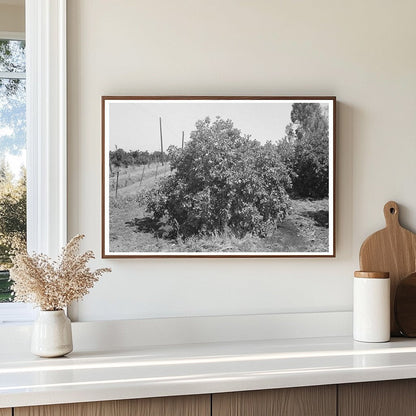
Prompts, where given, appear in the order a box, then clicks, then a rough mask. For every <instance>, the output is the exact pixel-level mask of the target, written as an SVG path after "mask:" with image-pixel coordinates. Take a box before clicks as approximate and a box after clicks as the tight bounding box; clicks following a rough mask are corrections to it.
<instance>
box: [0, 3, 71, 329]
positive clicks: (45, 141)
mask: <svg viewBox="0 0 416 416" xmlns="http://www.w3.org/2000/svg"><path fill="white" fill-rule="evenodd" d="M24 3H25V21H26V47H25V48H24V49H25V51H26V65H27V66H26V68H27V70H26V72H27V84H26V80H25V76H24V74H25V71H24V70H22V66H20V67H19V68H20V71H19V70H17V68H13V69H14V71H10V70H9V71H3V70H0V72H7V74H6V75H7V76H5V77H4V79H6V81H2V83H7V82H9V81H7V80H10V79H19V80H20V81H19V82H16V81H13V82H14V83H18V84H19V85H21V86H23V85H25V86H26V88H25V91H26V124H27V134H26V142H27V146H26V149H27V150H26V153H27V154H26V161H27V164H26V167H27V205H26V207H27V216H26V217H27V247H28V250H29V251H37V252H43V253H45V254H48V255H50V256H52V257H55V256H56V255H57V253H58V252H59V250H60V248H61V247H62V246H63V245H64V244H65V243H66V0H54V1H49V0H25V2H24ZM6 35H7V36H6ZM9 35H10V34H4V33H1V32H0V39H3V40H10V39H11V40H20V41H21V40H23V36H20V37H19V36H16V37H14V36H9ZM20 35H22V34H20ZM16 45H17V44H16ZM23 52H24V51H23ZM10 72H11V73H12V74H11V75H10ZM20 120H21V119H20ZM0 127H1V125H0ZM7 131H8V132H10V130H7ZM15 150H16V149H15ZM16 151H17V150H16ZM16 157H17V156H16ZM15 165H16V164H14V166H15ZM17 165H19V163H17ZM17 170H19V169H18V168H17ZM3 285H5V284H4V281H3ZM33 316H34V311H33V308H32V306H31V305H26V304H21V303H13V302H4V303H0V324H1V323H11V322H12V323H13V322H17V321H29V320H31V319H33Z"/></svg>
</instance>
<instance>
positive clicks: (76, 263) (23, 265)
mask: <svg viewBox="0 0 416 416" xmlns="http://www.w3.org/2000/svg"><path fill="white" fill-rule="evenodd" d="M83 238H84V235H80V234H78V235H76V236H75V237H74V238H72V240H71V241H70V242H69V243H68V244H67V245H66V247H64V248H63V250H62V254H61V255H60V256H59V257H58V261H53V260H52V259H51V258H49V257H48V256H46V255H45V254H36V253H34V254H32V255H29V254H28V253H27V251H26V250H22V251H20V252H18V253H17V254H16V255H15V256H14V258H13V259H12V261H13V267H12V269H11V270H10V279H11V280H13V282H14V283H13V286H12V289H13V291H14V293H15V298H14V300H15V302H29V303H34V304H36V305H37V306H39V308H40V309H42V310H45V311H56V310H59V309H62V308H64V307H66V306H68V305H69V304H70V303H71V302H72V301H74V300H78V299H81V298H82V297H83V296H85V295H86V294H87V293H88V292H89V290H90V289H91V288H92V287H93V286H94V283H95V282H96V281H97V280H98V279H99V277H100V276H101V275H102V274H103V273H105V272H111V269H109V268H102V269H97V270H95V271H92V270H90V269H89V267H88V266H87V263H88V261H89V260H91V259H93V258H94V253H93V252H92V251H87V252H85V253H83V254H78V252H79V245H80V241H81V240H82V239H83Z"/></svg>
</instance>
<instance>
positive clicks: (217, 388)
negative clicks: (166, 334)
mask: <svg viewBox="0 0 416 416" xmlns="http://www.w3.org/2000/svg"><path fill="white" fill-rule="evenodd" d="M414 377H416V340H413V339H404V338H396V339H393V340H392V341H391V342H389V343H382V344H364V343H358V342H354V341H353V340H352V339H351V338H350V337H331V338H308V339H289V340H265V341H260V340H258V341H233V342H211V343H200V344H185V345H164V346H149V345H142V346H139V347H137V348H131V347H129V348H126V349H119V350H106V349H105V348H103V349H101V350H95V351H91V350H90V351H88V350H85V351H78V352H75V353H72V354H70V355H69V356H68V357H67V358H60V359H53V360H51V359H40V358H36V357H33V356H31V355H30V353H22V352H20V353H18V352H16V353H14V354H13V353H11V352H9V353H3V354H0V407H19V406H29V405H41V404H57V403H70V402H87V401H101V400H116V399H132V398H143V397H157V396H172V395H188V394H204V393H218V392H228V391H242V390H258V389H273V388H284V387H298V386H307V385H323V384H339V383H352V382H363V381H376V380H391V379H404V378H414Z"/></svg>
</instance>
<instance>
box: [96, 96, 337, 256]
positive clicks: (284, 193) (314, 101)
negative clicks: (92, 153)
mask: <svg viewBox="0 0 416 416" xmlns="http://www.w3.org/2000/svg"><path fill="white" fill-rule="evenodd" d="M335 101H336V100H335V97H102V126H103V127H102V128H103V137H102V146H103V148H102V158H103V160H102V175H103V178H102V180H103V184H102V185H103V186H102V227H103V230H102V232H103V247H102V248H103V253H102V254H103V257H246V256H247V257H290V256H295V257H303V256H304V257H310V256H321V257H333V256H335V242H334V235H335V230H334V201H335V197H334V165H335V146H334V144H335Z"/></svg>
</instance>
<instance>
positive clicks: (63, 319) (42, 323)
mask: <svg viewBox="0 0 416 416" xmlns="http://www.w3.org/2000/svg"><path fill="white" fill-rule="evenodd" d="M31 351H32V353H33V354H35V355H39V357H48V358H51V357H62V356H63V355H65V354H69V353H70V352H71V351H72V328H71V321H70V320H69V318H68V317H67V316H66V315H65V313H64V311H63V310H59V311H40V312H39V317H38V319H37V320H36V321H35V323H34V325H33V333H32V347H31Z"/></svg>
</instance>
